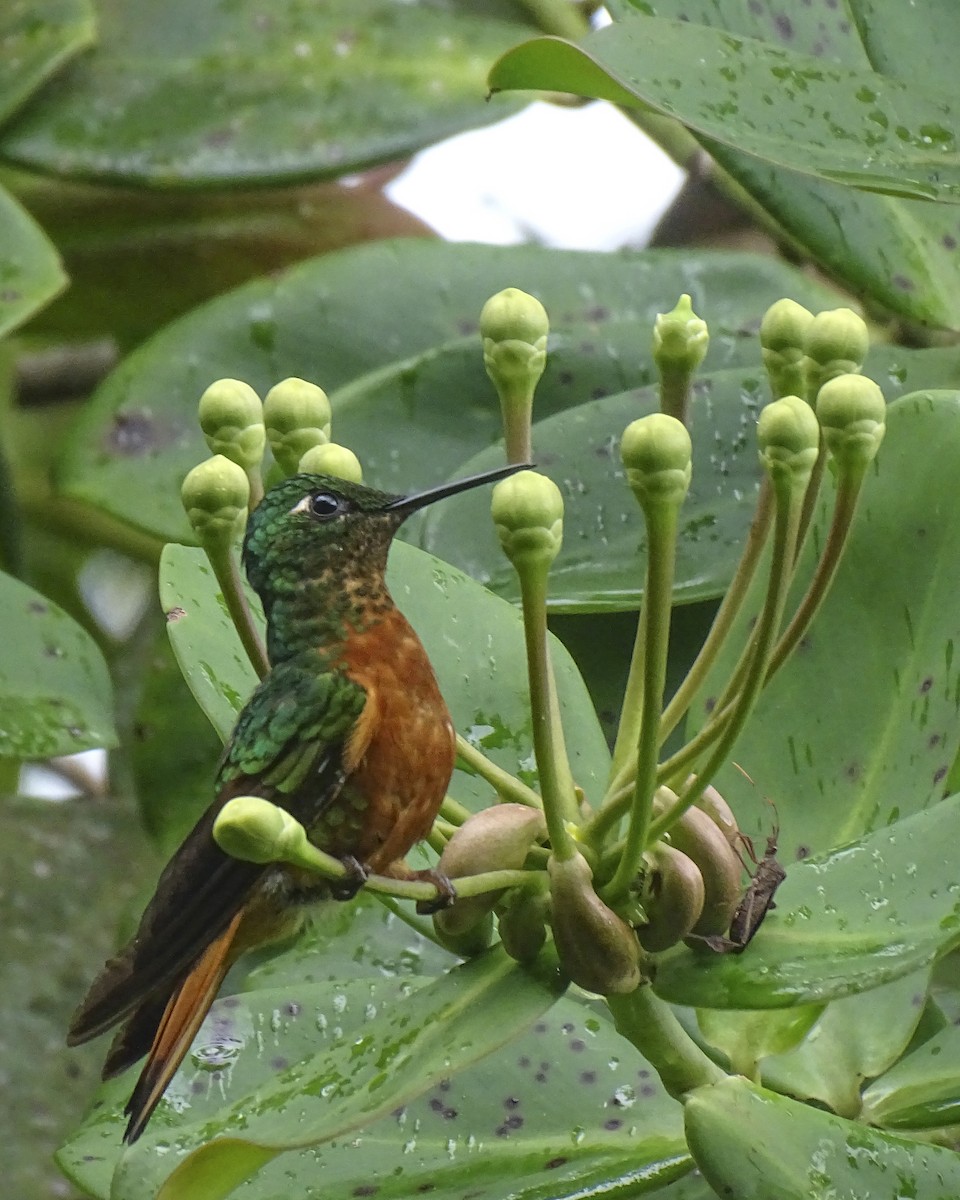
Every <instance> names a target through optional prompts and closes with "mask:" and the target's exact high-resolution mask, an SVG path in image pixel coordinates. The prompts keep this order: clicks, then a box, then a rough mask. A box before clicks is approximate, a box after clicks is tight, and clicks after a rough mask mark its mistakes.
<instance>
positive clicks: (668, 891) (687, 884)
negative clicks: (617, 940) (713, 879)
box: [637, 842, 704, 953]
mask: <svg viewBox="0 0 960 1200" xmlns="http://www.w3.org/2000/svg"><path fill="white" fill-rule="evenodd" d="M648 857H649V859H650V871H649V872H648V874H647V879H646V881H645V883H646V887H645V890H644V896H643V905H644V908H645V909H646V912H647V924H646V925H642V926H641V927H640V928H639V929H638V930H637V937H638V938H639V939H640V945H641V946H642V947H643V948H644V950H649V951H651V953H655V952H657V951H659V950H668V949H669V948H670V947H671V946H673V945H676V943H677V942H679V941H682V939H683V938H685V937H686V936H687V934H688V933H690V932H691V931H692V930H693V927H694V925H695V924H696V923H697V920H698V919H699V917H700V913H701V911H702V909H703V897H704V888H703V877H702V875H701V874H700V871H699V869H698V868H697V865H696V863H695V862H694V861H693V860H692V859H690V858H688V857H687V856H686V854H683V853H682V852H681V851H680V850H677V849H676V848H675V847H673V846H669V845H667V843H666V842H658V843H657V845H656V846H654V848H653V849H652V850H651V851H650V853H649V855H648Z"/></svg>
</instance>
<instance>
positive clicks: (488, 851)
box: [433, 804, 546, 937]
mask: <svg viewBox="0 0 960 1200" xmlns="http://www.w3.org/2000/svg"><path fill="white" fill-rule="evenodd" d="M545 832H546V822H545V821H544V818H543V813H542V812H541V811H540V810H539V809H538V808H528V807H527V805H525V804H496V805H494V806H493V807H492V808H485V809H483V810H482V811H481V812H478V813H474V814H473V816H472V817H468V819H467V820H466V821H464V823H463V824H462V825H461V826H460V828H459V829H458V830H457V831H456V833H454V835H453V837H452V838H451V839H450V841H449V842H447V844H446V846H444V848H443V853H442V854H441V855H440V862H439V864H438V870H439V871H440V872H441V873H442V874H443V875H446V876H447V878H448V879H459V878H461V877H462V876H464V875H482V874H484V872H486V871H509V870H517V869H519V868H520V867H522V866H523V863H524V859H526V857H527V854H528V852H529V850H530V847H531V846H532V845H533V843H534V842H535V841H536V840H537V838H539V837H542V836H543V835H544V833H545ZM502 895H503V891H502V890H501V891H496V892H484V893H483V895H481V896H467V897H465V898H464V899H462V900H454V902H453V904H451V905H450V907H449V908H444V909H442V910H441V911H440V912H438V913H436V914H435V915H434V918H433V923H434V926H435V927H436V930H437V933H438V934H440V936H441V937H457V936H458V935H459V934H462V933H465V932H466V931H467V930H468V929H472V928H473V926H474V925H477V924H479V923H480V922H481V921H482V920H483V918H484V917H485V916H486V915H487V914H488V913H490V912H492V911H493V907H494V905H495V904H496V902H497V901H498V900H499V899H500V897H501V896H502Z"/></svg>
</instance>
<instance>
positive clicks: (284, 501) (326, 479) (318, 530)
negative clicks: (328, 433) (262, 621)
mask: <svg viewBox="0 0 960 1200" xmlns="http://www.w3.org/2000/svg"><path fill="white" fill-rule="evenodd" d="M526 466H527V464H526V463H523V464H515V465H510V466H507V467H499V468H497V469H496V470H494V471H486V472H484V473H483V474H481V475H473V476H471V477H470V478H468V479H458V480H456V481H454V482H453V483H447V484H441V485H440V486H439V487H436V488H431V489H430V490H428V491H424V492H415V493H413V494H411V495H409V496H397V495H392V494H390V493H389V492H379V491H377V490H375V489H374V488H369V487H364V486H363V485H362V484H359V483H349V482H347V481H346V480H344V479H337V478H335V477H334V476H332V475H305V474H302V475H292V476H290V477H289V478H288V479H284V480H283V481H282V482H281V483H278V484H277V485H276V486H275V487H272V488H271V489H270V491H269V492H268V493H267V494H266V496H264V498H263V500H262V501H261V502H260V504H259V505H258V506H257V507H256V508H255V509H254V511H253V513H252V514H251V516H250V520H249V523H248V525H247V532H246V536H245V537H244V541H243V565H244V567H245V569H246V572H247V577H248V578H249V580H250V583H251V586H252V587H253V588H254V589H255V590H256V592H257V593H258V594H259V595H260V596H261V598H262V599H263V601H264V604H265V605H266V606H267V607H268V608H269V598H270V596H271V593H274V592H275V591H277V590H279V591H282V592H288V591H289V589H290V584H291V581H293V580H300V581H302V580H305V579H324V580H326V581H328V582H330V583H331V584H332V583H334V582H335V581H337V580H343V579H356V578H357V577H358V576H363V575H369V576H373V577H377V576H380V577H382V575H383V571H384V569H385V567H386V561H387V552H388V550H389V548H390V542H391V541H392V539H393V535H394V534H395V533H396V532H397V530H398V529H399V528H400V526H401V525H402V523H403V522H404V521H405V520H406V518H407V517H408V516H410V514H411V513H413V512H416V511H417V509H419V508H423V507H424V506H425V505H427V504H432V503H433V502H434V501H435V500H441V499H443V498H444V497H445V496H452V495H454V494H455V493H457V492H462V491H466V490H467V489H468V488H472V487H477V486H479V485H480V484H484V483H492V482H494V481H495V480H497V479H503V478H504V477H505V476H507V475H512V474H513V473H514V472H515V471H520V470H523V469H524V468H525V467H526Z"/></svg>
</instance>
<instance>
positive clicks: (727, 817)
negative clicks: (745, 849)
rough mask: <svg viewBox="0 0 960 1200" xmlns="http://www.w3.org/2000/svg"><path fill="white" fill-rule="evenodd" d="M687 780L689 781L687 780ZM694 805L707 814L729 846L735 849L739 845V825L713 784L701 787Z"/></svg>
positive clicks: (731, 810)
mask: <svg viewBox="0 0 960 1200" xmlns="http://www.w3.org/2000/svg"><path fill="white" fill-rule="evenodd" d="M687 782H688V783H689V780H688V781H687ZM696 807H697V808H699V809H700V810H701V811H702V812H705V813H706V814H707V816H708V817H709V818H710V820H711V821H712V822H713V823H714V825H716V826H717V828H718V829H719V830H720V832H721V833H722V834H723V836H724V837H725V838H726V839H727V841H728V842H729V843H730V845H731V847H732V848H733V849H734V850H736V849H737V848H738V847H739V845H740V826H739V825H738V824H737V818H736V817H735V816H734V815H733V809H732V808H731V807H730V805H729V804H728V803H727V802H726V800H724V798H723V797H722V796H721V795H720V793H719V792H718V791H717V789H716V788H715V787H714V786H713V784H710V785H709V786H708V787H705V788H704V789H703V795H702V796H701V797H700V799H699V800H698V801H697V803H696Z"/></svg>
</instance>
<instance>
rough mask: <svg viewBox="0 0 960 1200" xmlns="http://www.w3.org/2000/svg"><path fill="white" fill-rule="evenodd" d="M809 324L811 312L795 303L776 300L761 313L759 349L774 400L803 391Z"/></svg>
mask: <svg viewBox="0 0 960 1200" xmlns="http://www.w3.org/2000/svg"><path fill="white" fill-rule="evenodd" d="M812 324H813V313H812V312H810V310H809V309H806V308H804V307H803V305H802V304H797V302H796V301H795V300H787V299H784V300H778V301H777V302H776V304H771V306H770V307H769V308H768V309H767V311H766V312H765V313H764V314H763V320H762V321H761V322H760V347H761V354H762V356H763V365H764V367H766V370H767V376H768V377H769V379H770V387H771V390H772V391H773V395H774V399H779V397H781V396H789V395H793V394H795V393H797V392H800V391H802V390H803V388H804V371H805V369H806V365H807V358H806V354H807V352H806V342H807V335H808V333H809V330H810V326H811V325H812Z"/></svg>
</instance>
